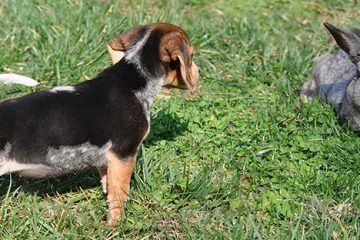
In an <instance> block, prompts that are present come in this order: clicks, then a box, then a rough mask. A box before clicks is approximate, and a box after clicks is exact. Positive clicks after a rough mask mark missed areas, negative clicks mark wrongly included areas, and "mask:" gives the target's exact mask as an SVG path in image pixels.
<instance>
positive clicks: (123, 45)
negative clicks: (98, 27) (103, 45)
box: [107, 26, 143, 64]
mask: <svg viewBox="0 0 360 240" xmlns="http://www.w3.org/2000/svg"><path fill="white" fill-rule="evenodd" d="M142 27H143V26H138V27H135V28H132V29H129V30H127V31H125V32H123V33H122V34H120V35H119V36H117V37H114V38H113V39H111V40H110V41H109V43H108V46H107V50H108V53H109V54H110V57H111V60H112V62H113V64H115V63H117V62H118V61H120V60H121V59H122V58H123V57H124V54H125V52H126V51H127V50H128V49H129V48H130V47H131V45H132V44H133V42H134V40H135V37H136V35H137V33H138V32H139V30H140V29H141V28H142Z"/></svg>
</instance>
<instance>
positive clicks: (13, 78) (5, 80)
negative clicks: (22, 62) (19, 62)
mask: <svg viewBox="0 0 360 240" xmlns="http://www.w3.org/2000/svg"><path fill="white" fill-rule="evenodd" d="M0 84H22V85H25V86H28V87H33V86H36V85H37V84H38V82H37V81H35V80H34V79H32V78H29V77H26V76H22V75H18V74H13V73H5V74H0Z"/></svg>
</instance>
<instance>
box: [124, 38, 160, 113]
mask: <svg viewBox="0 0 360 240" xmlns="http://www.w3.org/2000/svg"><path fill="white" fill-rule="evenodd" d="M140 36H141V39H140V40H139V41H137V42H136V44H134V45H133V46H132V47H131V48H130V49H129V50H128V51H127V52H126V53H125V56H124V62H125V63H127V64H129V65H133V66H134V67H135V69H136V71H137V73H138V74H139V75H140V76H141V77H143V78H144V79H145V86H144V87H142V88H139V89H137V90H135V91H134V92H135V96H136V97H137V98H138V99H139V101H140V103H141V104H142V105H143V107H144V111H145V113H146V115H147V116H148V117H149V115H150V108H151V105H152V103H153V101H154V99H155V96H156V95H157V94H158V93H159V92H160V90H161V87H162V85H163V83H164V79H165V74H166V70H165V67H164V66H163V63H161V62H160V59H159V55H158V50H157V48H158V46H159V44H160V38H159V37H158V35H157V33H156V32H152V31H146V32H144V33H143V34H140Z"/></svg>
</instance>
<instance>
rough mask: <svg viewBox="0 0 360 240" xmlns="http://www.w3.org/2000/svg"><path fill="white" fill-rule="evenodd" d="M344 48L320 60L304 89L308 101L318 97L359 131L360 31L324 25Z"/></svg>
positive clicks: (303, 92) (328, 24)
mask: <svg viewBox="0 0 360 240" xmlns="http://www.w3.org/2000/svg"><path fill="white" fill-rule="evenodd" d="M324 25H325V27H326V28H327V29H328V31H329V32H330V33H331V35H332V36H333V37H334V39H335V41H336V43H337V45H338V46H339V47H340V48H341V50H339V51H338V52H337V53H334V54H328V55H325V56H322V57H320V59H319V60H317V62H316V63H315V67H314V70H313V73H312V75H311V78H310V80H309V81H307V82H306V83H305V84H304V85H303V87H302V90H301V93H302V95H304V96H305V99H310V98H311V97H312V96H314V95H316V96H318V97H319V99H320V100H324V101H326V102H328V103H330V104H331V105H332V106H333V108H334V109H335V111H336V112H337V113H339V115H340V119H341V120H342V121H344V120H347V121H349V123H350V124H351V125H352V127H353V128H354V130H356V131H359V130H360V84H359V83H360V80H359V69H360V68H359V67H360V30H359V29H350V30H342V29H339V28H336V27H334V26H332V25H331V24H330V23H324Z"/></svg>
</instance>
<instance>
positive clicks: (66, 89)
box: [49, 86, 75, 93]
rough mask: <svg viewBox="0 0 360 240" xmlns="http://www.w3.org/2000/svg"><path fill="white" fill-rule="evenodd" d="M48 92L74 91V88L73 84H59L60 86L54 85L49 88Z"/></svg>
mask: <svg viewBox="0 0 360 240" xmlns="http://www.w3.org/2000/svg"><path fill="white" fill-rule="evenodd" d="M49 92H51V93H57V92H69V93H72V92H75V88H74V87H73V86H60V87H54V88H53V89H50V90H49Z"/></svg>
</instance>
